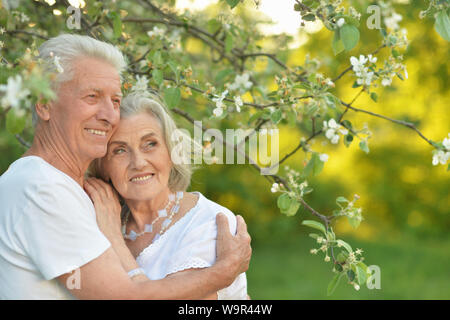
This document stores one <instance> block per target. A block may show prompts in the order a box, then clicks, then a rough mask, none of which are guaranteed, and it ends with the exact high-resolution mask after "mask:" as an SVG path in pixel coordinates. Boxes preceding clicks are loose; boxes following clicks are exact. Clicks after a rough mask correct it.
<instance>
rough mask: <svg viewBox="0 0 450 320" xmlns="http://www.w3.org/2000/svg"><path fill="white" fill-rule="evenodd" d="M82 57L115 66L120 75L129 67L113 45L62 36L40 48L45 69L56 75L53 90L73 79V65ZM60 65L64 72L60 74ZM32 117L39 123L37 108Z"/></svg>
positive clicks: (85, 38) (67, 35) (68, 35)
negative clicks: (96, 59)
mask: <svg viewBox="0 0 450 320" xmlns="http://www.w3.org/2000/svg"><path fill="white" fill-rule="evenodd" d="M55 57H56V59H57V61H56V62H55ZM80 57H91V58H98V59H99V60H102V61H105V62H107V63H109V64H111V65H112V66H114V67H115V68H116V70H117V72H118V73H119V75H121V74H122V72H123V70H124V69H125V68H126V65H127V63H126V61H125V58H124V56H123V54H122V52H120V50H119V49H118V48H117V47H115V46H113V45H112V44H109V43H106V42H103V41H99V40H96V39H94V38H91V37H88V36H81V35H76V34H61V35H59V36H57V37H54V38H51V39H49V40H47V41H45V42H44V43H43V44H42V45H41V46H40V47H39V58H40V59H42V60H43V62H44V66H45V69H46V70H47V71H49V72H54V73H56V78H55V80H54V82H53V83H52V89H53V90H58V88H59V86H60V85H61V84H62V83H63V82H66V81H70V80H72V79H73V76H74V74H73V63H74V62H75V61H76V60H77V59H79V58H80ZM58 63H59V65H60V66H61V68H62V69H63V72H58ZM59 71H61V70H59ZM32 116H33V124H34V125H35V124H36V122H37V114H36V109H35V108H32Z"/></svg>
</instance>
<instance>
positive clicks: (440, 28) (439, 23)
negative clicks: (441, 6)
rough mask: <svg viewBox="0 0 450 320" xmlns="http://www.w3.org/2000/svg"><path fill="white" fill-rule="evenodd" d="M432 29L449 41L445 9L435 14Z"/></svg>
mask: <svg viewBox="0 0 450 320" xmlns="http://www.w3.org/2000/svg"><path fill="white" fill-rule="evenodd" d="M434 29H435V30H436V31H437V33H439V35H440V36H441V37H442V38H444V39H445V40H447V41H450V19H449V17H448V15H447V13H446V12H445V10H442V11H440V12H438V14H437V15H436V21H435V23H434Z"/></svg>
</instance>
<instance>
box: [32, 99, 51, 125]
mask: <svg viewBox="0 0 450 320" xmlns="http://www.w3.org/2000/svg"><path fill="white" fill-rule="evenodd" d="M35 108H36V113H37V115H38V117H39V118H40V119H41V120H44V121H48V120H50V103H41V102H37V103H36V105H35Z"/></svg>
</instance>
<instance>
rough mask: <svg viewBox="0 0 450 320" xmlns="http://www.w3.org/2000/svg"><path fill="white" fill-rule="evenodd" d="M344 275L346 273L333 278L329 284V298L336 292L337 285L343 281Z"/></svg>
mask: <svg viewBox="0 0 450 320" xmlns="http://www.w3.org/2000/svg"><path fill="white" fill-rule="evenodd" d="M343 275H344V273H338V274H336V275H335V276H334V277H333V279H332V280H331V281H330V283H329V284H328V288H327V296H330V295H332V294H333V292H334V290H335V289H336V287H337V285H338V284H339V280H341V278H342V276H343Z"/></svg>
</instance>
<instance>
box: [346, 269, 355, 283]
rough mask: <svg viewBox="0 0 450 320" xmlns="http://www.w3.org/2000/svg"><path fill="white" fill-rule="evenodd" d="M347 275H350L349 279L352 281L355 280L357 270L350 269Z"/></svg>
mask: <svg viewBox="0 0 450 320" xmlns="http://www.w3.org/2000/svg"><path fill="white" fill-rule="evenodd" d="M347 277H348V280H350V281H353V280H355V272H354V271H353V270H348V271H347Z"/></svg>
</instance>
